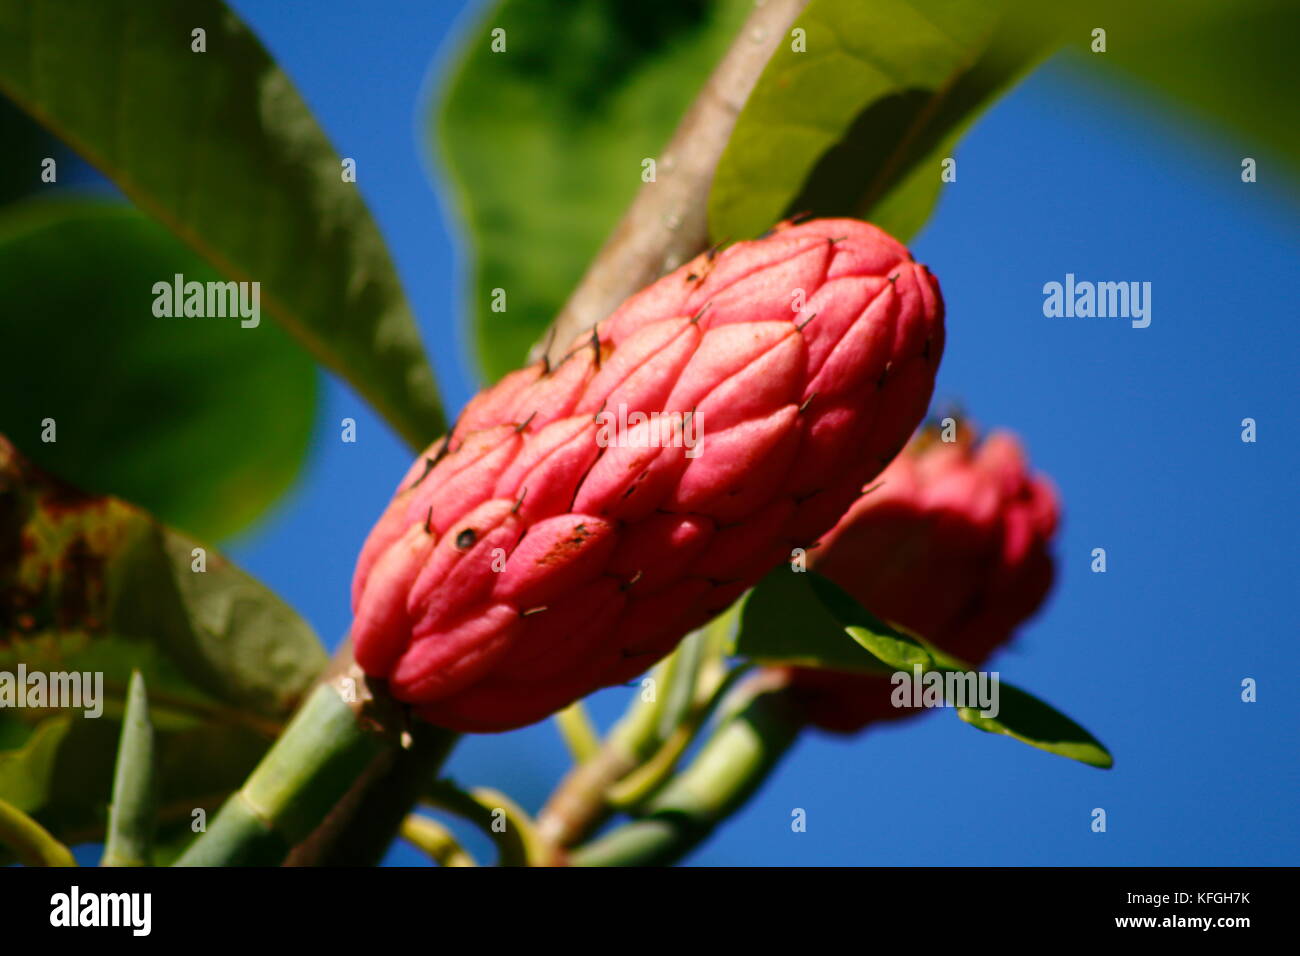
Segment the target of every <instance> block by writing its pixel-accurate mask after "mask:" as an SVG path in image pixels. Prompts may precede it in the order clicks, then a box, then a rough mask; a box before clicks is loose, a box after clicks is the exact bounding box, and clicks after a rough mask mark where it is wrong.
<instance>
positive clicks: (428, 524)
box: [424, 505, 433, 534]
mask: <svg viewBox="0 0 1300 956" xmlns="http://www.w3.org/2000/svg"><path fill="white" fill-rule="evenodd" d="M424 533H425V534H433V505H429V513H428V514H426V515H425V516H424Z"/></svg>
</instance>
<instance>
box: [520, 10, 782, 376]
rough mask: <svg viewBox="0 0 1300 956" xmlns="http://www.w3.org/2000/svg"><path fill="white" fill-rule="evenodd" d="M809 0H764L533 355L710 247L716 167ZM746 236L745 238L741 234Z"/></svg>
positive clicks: (549, 350) (557, 346)
mask: <svg viewBox="0 0 1300 956" xmlns="http://www.w3.org/2000/svg"><path fill="white" fill-rule="evenodd" d="M807 5H808V0H759V2H758V3H757V4H756V6H755V9H754V12H753V13H751V14H750V16H749V18H748V19H747V20H746V21H745V25H744V27H742V28H741V31H740V34H739V35H738V36H737V37H736V39H735V41H734V42H733V43H732V45H731V48H730V49H729V50H728V51H727V53H726V54H725V55H724V56H723V58H722V60H721V61H720V62H719V63H718V65H717V67H716V68H715V69H714V71H713V73H712V75H711V76H710V77H709V79H708V80H707V81H706V82H705V84H704V87H703V89H701V90H700V93H699V95H698V96H697V97H696V99H695V102H694V103H693V104H692V105H691V108H690V109H689V110H688V111H687V113H686V115H685V116H684V117H683V118H682V121H681V123H679V124H678V126H677V130H676V132H674V133H673V138H672V139H671V140H669V142H668V145H667V146H666V147H665V148H664V150H663V152H662V154H661V155H660V157H659V160H658V162H657V164H656V181H655V182H651V183H646V184H645V185H644V186H642V187H641V191H640V192H639V193H637V197H636V199H635V200H634V201H633V202H632V205H631V206H630V207H629V208H628V210H627V212H626V213H625V214H624V215H623V219H622V220H621V221H620V222H619V224H618V225H617V226H616V227H615V229H614V232H613V233H612V234H611V235H610V237H609V238H608V239H607V240H606V241H605V245H604V246H603V247H602V248H601V250H600V252H599V253H598V254H597V255H596V258H595V259H594V260H592V263H591V265H590V266H589V267H588V268H587V272H586V274H585V275H584V276H583V277H582V281H580V282H579V283H578V286H577V288H576V289H574V291H573V294H572V295H571V296H569V300H568V302H566V303H565V304H564V308H563V309H561V310H560V314H559V315H558V316H557V317H556V320H555V323H554V326H553V329H552V330H551V331H548V333H547V335H546V336H545V337H543V339H542V341H540V342H538V343H537V344H536V345H535V346H533V350H532V356H531V357H532V358H533V359H534V360H536V359H537V358H540V357H541V356H542V355H547V357H548V358H550V359H551V361H552V362H557V361H559V359H560V358H562V357H563V355H564V353H565V352H566V351H568V349H569V346H570V345H571V344H572V342H573V339H574V338H575V337H576V336H577V335H578V334H579V333H581V332H585V331H586V330H587V329H589V328H591V327H592V326H593V325H595V324H596V323H597V322H599V321H600V320H601V319H603V318H605V316H607V315H609V314H610V313H611V312H613V311H614V309H615V308H617V307H618V305H619V303H621V302H622V301H623V300H624V299H626V298H627V297H628V296H630V295H631V294H632V293H633V292H636V291H637V290H638V289H641V288H643V287H644V286H647V285H649V284H650V283H651V282H653V281H654V280H655V279H658V278H659V277H660V276H662V275H664V274H665V273H667V272H670V271H672V270H673V269H675V268H677V267H678V266H679V265H681V264H682V263H683V262H686V261H688V260H689V259H691V258H692V257H694V256H696V255H698V254H699V253H701V252H703V251H704V250H705V249H707V248H708V246H709V223H708V199H709V187H710V186H711V185H712V183H713V171H714V169H716V168H717V165H718V160H719V159H721V157H722V152H723V150H724V149H725V148H726V146H727V141H728V140H729V139H731V131H732V129H733V128H734V127H735V125H736V117H737V116H739V115H740V110H741V108H742V107H743V106H744V105H745V101H746V100H747V99H749V94H750V92H751V91H752V90H753V89H754V84H755V83H757V82H758V77H759V74H761V73H762V72H763V68H764V67H765V66H766V65H767V61H768V60H769V59H770V58H771V56H772V54H773V52H775V50H776V48H777V46H778V45H779V44H780V43H781V41H782V40H783V39H784V38H785V37H786V36H787V35H788V34H789V31H790V27H791V25H792V24H793V23H794V21H795V19H796V18H797V17H798V16H799V14H800V13H801V12H802V11H803V8H804V7H805V6H807ZM738 238H739V237H738Z"/></svg>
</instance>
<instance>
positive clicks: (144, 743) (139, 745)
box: [100, 671, 154, 866]
mask: <svg viewBox="0 0 1300 956" xmlns="http://www.w3.org/2000/svg"><path fill="white" fill-rule="evenodd" d="M153 769H154V768H153V725H152V724H151V723H150V722H149V702H148V699H147V698H146V696H145V687H144V678H142V677H141V676H140V672H139V671H133V672H132V673H131V683H130V686H129V689H128V690H127V698H126V713H125V714H123V716H122V739H121V742H120V743H119V744H118V746H117V766H116V767H115V768H114V771H113V802H112V803H111V804H110V805H109V808H108V835H107V838H106V839H105V841H104V856H103V859H102V860H101V861H100V865H101V866H147V865H148V863H149V859H150V856H151V854H150V848H151V846H152V843H153V826H154V817H153V811H154V807H153V790H154V782H153Z"/></svg>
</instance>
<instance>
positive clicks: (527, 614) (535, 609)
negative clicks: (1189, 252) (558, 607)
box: [519, 604, 546, 617]
mask: <svg viewBox="0 0 1300 956" xmlns="http://www.w3.org/2000/svg"><path fill="white" fill-rule="evenodd" d="M545 610H546V605H545V604H543V605H541V606H540V607H530V608H529V609H528V610H527V611H520V612H519V616H520V617H532V616H533V615H534V614H541V613H542V612H543V611H545Z"/></svg>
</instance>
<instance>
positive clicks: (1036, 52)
mask: <svg viewBox="0 0 1300 956" xmlns="http://www.w3.org/2000/svg"><path fill="white" fill-rule="evenodd" d="M1006 10H1007V4H1006V3H1005V2H1003V0H992V2H990V0H875V2H872V3H862V2H860V0H813V2H812V3H811V4H810V5H809V7H808V9H807V10H805V11H804V13H803V14H802V15H801V16H800V18H799V19H798V20H797V21H796V23H795V29H796V30H803V31H804V34H805V35H804V38H803V39H804V41H805V43H806V48H805V50H804V51H802V52H801V51H799V50H797V49H796V48H795V40H794V38H792V39H791V41H790V42H788V43H784V44H783V45H782V46H780V47H778V48H777V52H776V53H775V54H774V55H773V57H772V59H771V60H770V61H769V62H768V65H767V69H766V70H764V71H763V74H762V76H761V77H760V78H759V81H758V85H757V86H756V87H755V88H754V91H753V93H751V94H750V97H749V100H748V102H747V103H746V104H745V108H744V110H742V111H741V114H740V118H739V119H738V120H737V122H736V129H735V131H734V132H733V133H732V135H731V140H730V141H729V142H728V144H727V149H726V152H724V153H723V156H722V160H721V161H720V162H719V164H718V170H717V173H716V175H715V176H714V180H713V189H712V192H711V193H710V196H709V224H710V232H711V234H712V235H713V237H714V238H715V239H717V240H722V239H724V238H748V237H751V236H754V235H757V234H758V233H761V232H763V231H764V230H765V229H767V228H768V227H769V226H771V225H772V223H774V222H776V221H777V220H779V219H781V218H783V217H785V216H789V215H791V214H794V213H798V212H809V213H813V214H815V215H819V216H853V217H858V218H863V219H869V220H871V221H872V222H874V223H876V224H877V225H879V226H880V227H881V228H883V229H885V230H886V231H888V232H890V233H892V234H893V235H895V236H898V237H899V238H900V239H902V240H904V241H906V240H907V239H909V238H910V237H911V236H912V235H913V234H914V233H915V232H916V231H917V230H918V229H919V228H920V227H921V226H922V225H923V224H924V222H925V220H926V219H927V218H928V217H929V214H930V211H931V209H932V208H933V206H934V203H935V200H936V199H937V197H938V194H939V190H940V188H941V181H940V178H939V177H940V173H941V168H940V160H941V159H942V158H944V157H947V156H951V155H952V151H953V149H954V147H955V145H956V141H957V139H958V138H959V136H960V135H961V134H962V133H963V132H964V131H965V130H966V129H967V127H969V126H970V124H971V122H972V121H973V120H974V119H975V118H976V117H977V116H978V115H979V113H980V112H981V111H982V110H983V109H984V108H985V107H986V106H988V104H989V103H990V102H991V101H992V100H993V98H994V97H995V96H996V95H997V94H998V93H1000V92H1001V91H1002V90H1003V89H1005V88H1006V87H1007V86H1008V85H1009V84H1010V83H1011V82H1012V81H1013V80H1014V79H1015V78H1016V77H1017V76H1019V75H1020V74H1021V73H1022V72H1024V71H1025V70H1026V69H1028V68H1029V66H1030V65H1031V64H1032V63H1033V62H1034V60H1035V59H1036V58H1037V57H1039V56H1041V55H1042V54H1043V53H1044V52H1045V51H1046V49H1047V42H1046V41H1047V34H1046V33H1045V31H1043V30H1041V29H1040V28H1039V27H1038V25H1037V24H1036V23H1035V22H1034V21H1032V20H1028V19H1026V18H1013V17H1006V16H1005V15H1004V14H1005V12H1006Z"/></svg>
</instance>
